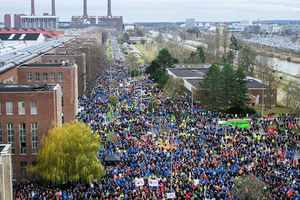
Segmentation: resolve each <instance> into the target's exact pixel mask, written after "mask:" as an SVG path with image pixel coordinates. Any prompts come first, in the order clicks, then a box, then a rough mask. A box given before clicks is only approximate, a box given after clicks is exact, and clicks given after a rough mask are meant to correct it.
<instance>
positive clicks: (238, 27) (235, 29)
mask: <svg viewBox="0 0 300 200" xmlns="http://www.w3.org/2000/svg"><path fill="white" fill-rule="evenodd" d="M244 30H245V26H242V25H229V31H230V32H243V31H244Z"/></svg>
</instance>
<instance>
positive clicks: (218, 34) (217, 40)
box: [215, 27, 221, 61]
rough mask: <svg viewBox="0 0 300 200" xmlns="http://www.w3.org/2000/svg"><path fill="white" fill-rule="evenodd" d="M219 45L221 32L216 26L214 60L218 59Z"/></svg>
mask: <svg viewBox="0 0 300 200" xmlns="http://www.w3.org/2000/svg"><path fill="white" fill-rule="evenodd" d="M220 46H221V34H220V30H219V28H218V27H217V28H216V35H215V50H216V53H215V57H216V61H219V55H220Z"/></svg>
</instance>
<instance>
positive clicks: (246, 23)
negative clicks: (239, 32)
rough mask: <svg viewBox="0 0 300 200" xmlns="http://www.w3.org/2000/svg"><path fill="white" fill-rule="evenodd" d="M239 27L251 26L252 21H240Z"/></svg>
mask: <svg viewBox="0 0 300 200" xmlns="http://www.w3.org/2000/svg"><path fill="white" fill-rule="evenodd" d="M241 25H245V26H249V25H252V21H250V20H241Z"/></svg>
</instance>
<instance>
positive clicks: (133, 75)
mask: <svg viewBox="0 0 300 200" xmlns="http://www.w3.org/2000/svg"><path fill="white" fill-rule="evenodd" d="M130 75H131V77H137V76H139V75H140V72H139V70H137V69H133V70H131V72H130Z"/></svg>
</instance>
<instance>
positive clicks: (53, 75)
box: [27, 73, 63, 82]
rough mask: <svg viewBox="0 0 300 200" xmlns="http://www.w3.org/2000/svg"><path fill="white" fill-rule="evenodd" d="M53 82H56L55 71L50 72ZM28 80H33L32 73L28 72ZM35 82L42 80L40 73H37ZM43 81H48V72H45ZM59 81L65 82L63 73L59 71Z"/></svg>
mask: <svg viewBox="0 0 300 200" xmlns="http://www.w3.org/2000/svg"><path fill="white" fill-rule="evenodd" d="M50 77H51V82H55V73H51V74H50ZM27 82H32V73H27ZM35 82H40V73H35ZM43 82H48V73H43ZM58 82H63V73H58Z"/></svg>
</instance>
